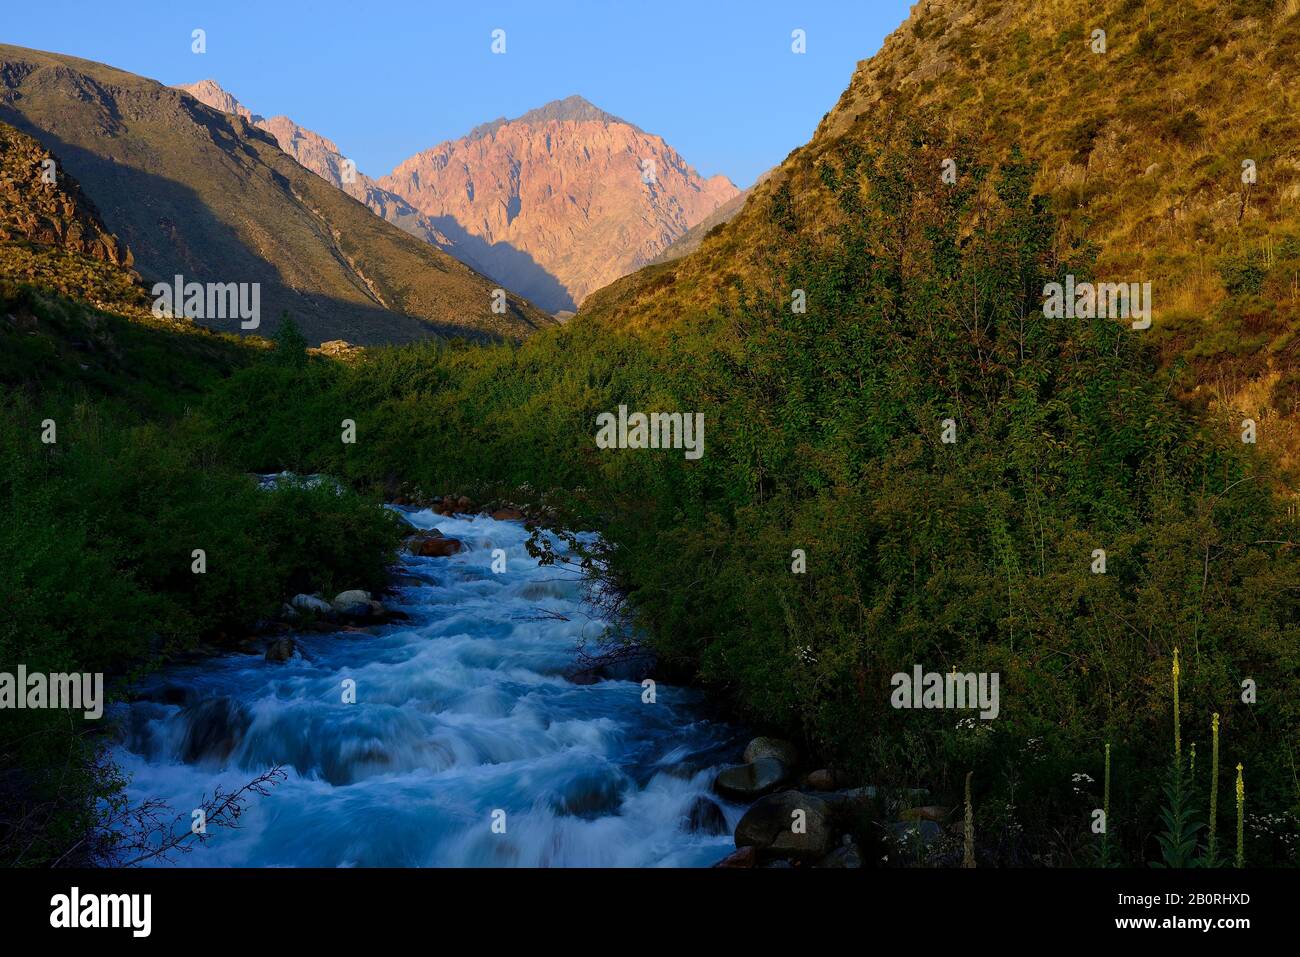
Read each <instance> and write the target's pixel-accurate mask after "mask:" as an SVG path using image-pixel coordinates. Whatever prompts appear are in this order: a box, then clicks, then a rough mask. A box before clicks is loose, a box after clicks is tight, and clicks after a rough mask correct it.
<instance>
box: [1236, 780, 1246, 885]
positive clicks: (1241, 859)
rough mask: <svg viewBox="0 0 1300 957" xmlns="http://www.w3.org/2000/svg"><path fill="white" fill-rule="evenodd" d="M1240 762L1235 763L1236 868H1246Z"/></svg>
mask: <svg viewBox="0 0 1300 957" xmlns="http://www.w3.org/2000/svg"><path fill="white" fill-rule="evenodd" d="M1241 771H1242V767H1241V762H1240V761H1238V762H1237V866H1238V867H1245V866H1246V782H1245V781H1244V780H1243V779H1242V777H1241Z"/></svg>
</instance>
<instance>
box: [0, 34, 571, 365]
mask: <svg viewBox="0 0 1300 957" xmlns="http://www.w3.org/2000/svg"><path fill="white" fill-rule="evenodd" d="M0 121H4V122H7V123H10V124H12V125H13V126H14V127H16V128H17V129H18V130H20V131H22V132H24V133H26V134H28V135H30V136H31V137H33V138H34V139H35V140H37V141H38V142H39V143H40V144H41V145H42V147H44V148H45V149H48V150H51V151H52V152H54V153H55V154H57V155H58V156H59V157H60V158H61V160H62V162H63V163H65V164H66V165H67V172H68V173H71V174H72V175H73V176H74V177H75V178H76V180H77V181H79V182H80V184H81V186H82V187H83V188H84V189H85V191H86V193H87V194H88V195H89V196H90V197H91V198H92V199H93V200H94V203H95V205H96V206H97V208H98V210H99V213H100V215H101V216H102V218H103V222H104V224H105V226H106V227H107V229H108V230H110V231H111V232H112V233H113V234H115V235H116V236H118V237H119V238H120V239H121V240H122V241H123V242H125V243H126V244H127V245H128V246H129V247H130V248H131V250H132V252H133V254H134V257H135V267H136V268H137V269H138V270H139V271H140V273H141V274H142V275H143V276H144V277H145V281H146V283H147V284H151V283H153V282H155V281H166V282H171V281H172V279H173V277H174V276H176V275H181V276H183V277H184V279H185V281H186V282H199V283H221V284H227V283H248V284H250V285H249V287H247V288H249V289H251V288H252V285H251V284H258V289H259V291H260V309H261V324H260V326H259V327H258V331H259V332H261V333H268V332H270V331H272V330H274V328H275V327H276V323H277V319H278V317H279V315H280V314H281V312H282V311H283V312H288V313H289V314H290V315H291V316H293V318H294V319H295V320H296V321H297V322H298V324H299V326H300V327H301V328H302V330H303V332H304V334H305V335H306V337H307V338H308V340H310V341H311V342H313V343H319V342H321V341H324V340H331V339H345V340H348V341H350V342H354V343H361V344H368V343H381V342H403V341H409V340H414V339H419V338H425V337H428V336H431V335H437V334H444V335H460V336H469V337H473V338H483V337H508V338H520V337H523V336H526V335H528V334H530V333H531V332H533V331H534V330H536V329H537V328H539V327H541V326H544V325H547V324H550V323H551V322H552V321H553V320H551V318H550V317H549V316H547V315H545V314H543V313H540V312H539V311H537V310H536V309H535V308H534V307H533V306H531V305H530V304H529V303H527V302H524V301H522V300H520V299H518V298H517V297H513V296H512V297H509V299H508V305H507V309H506V311H505V313H504V314H497V313H494V312H493V311H492V304H493V299H494V297H493V290H494V289H495V288H496V285H497V284H496V283H493V282H490V281H489V280H487V279H485V278H484V277H483V276H481V275H479V274H477V273H475V272H474V271H473V270H472V269H470V268H468V267H466V266H465V265H463V264H462V263H460V262H458V261H456V260H455V259H453V258H452V257H450V256H448V255H446V254H445V253H443V252H441V251H440V250H438V249H435V248H434V247H432V246H430V245H429V244H428V243H424V242H420V241H419V240H416V239H414V238H412V237H411V236H409V235H407V234H406V233H405V232H403V231H402V230H400V229H396V228H394V227H393V226H391V225H390V224H388V223H385V222H383V221H382V220H380V219H379V218H377V217H375V216H374V215H372V214H371V213H370V211H369V210H367V209H366V207H365V206H363V205H362V204H360V203H358V202H356V201H355V200H353V199H352V198H351V197H348V196H345V195H343V194H342V193H340V192H339V191H338V190H336V189H334V188H332V187H330V186H329V184H327V183H324V182H322V180H321V179H320V178H319V177H318V176H316V175H314V174H311V173H309V172H308V171H307V170H305V169H304V168H303V167H302V166H300V165H299V164H298V163H296V162H294V161H293V159H292V158H290V157H289V156H287V155H286V154H285V153H284V152H283V151H282V150H281V149H280V148H279V145H278V144H277V143H276V141H275V140H274V139H273V138H272V137H271V136H270V135H269V134H267V133H265V132H263V131H262V130H260V129H257V128H256V127H254V126H252V125H250V123H249V121H248V120H247V119H245V118H244V117H241V116H239V115H237V114H235V115H230V114H226V113H222V112H218V111H217V110H214V109H211V108H209V107H207V106H204V105H203V104H201V103H199V102H198V101H197V100H195V99H194V98H193V97H191V96H188V95H186V94H185V93H182V92H180V91H178V90H173V89H170V88H168V87H166V86H163V85H162V84H160V83H157V82H155V81H153V80H149V79H145V78H143V77H139V76H135V75H133V74H130V73H126V72H124V71H121V70H117V69H114V68H112V67H108V66H105V65H103V64H99V63H93V62H90V61H87V60H81V59H77V58H75V57H68V56H61V55H58V54H51V53H43V52H39V51H34V50H25V49H22V48H19V47H13V46H5V45H0ZM200 321H202V322H204V323H206V324H209V325H211V326H213V327H214V328H220V329H225V330H227V331H234V330H238V329H239V328H240V325H241V324H240V323H239V322H237V321H235V320H232V319H201V320H200Z"/></svg>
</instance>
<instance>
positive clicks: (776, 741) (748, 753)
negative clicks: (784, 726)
mask: <svg viewBox="0 0 1300 957" xmlns="http://www.w3.org/2000/svg"><path fill="white" fill-rule="evenodd" d="M759 758H776V760H778V761H780V762H781V763H782V764H784V765H785V766H786V767H787V768H790V769H793V768H795V767H796V766H797V765H798V764H799V752H798V751H796V750H795V747H794V745H793V744H791V743H790V742H789V741H782V740H781V739H780V738H755V739H754V740H753V741H751V742H749V745H748V747H746V748H745V761H746V762H747V763H750V764H752V763H753V762H755V761H757V760H758V759H759Z"/></svg>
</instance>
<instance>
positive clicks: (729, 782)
mask: <svg viewBox="0 0 1300 957" xmlns="http://www.w3.org/2000/svg"><path fill="white" fill-rule="evenodd" d="M789 778H790V771H789V769H788V768H787V767H786V766H785V765H784V764H782V763H781V762H780V761H778V760H777V759H776V758H759V759H758V760H757V761H751V762H750V763H749V764H741V765H737V766H736V767H733V768H724V769H723V770H722V771H720V772H719V773H718V776H717V777H716V778H714V779H713V790H715V791H717V792H718V793H719V794H721V795H722V796H723V797H724V798H730V799H731V800H733V801H752V800H754V799H755V798H758V797H762V796H763V795H764V794H767V793H768V792H769V791H772V790H775V789H776V788H778V787H780V786H781V785H782V784H784V783H785V782H786V781H787V780H789Z"/></svg>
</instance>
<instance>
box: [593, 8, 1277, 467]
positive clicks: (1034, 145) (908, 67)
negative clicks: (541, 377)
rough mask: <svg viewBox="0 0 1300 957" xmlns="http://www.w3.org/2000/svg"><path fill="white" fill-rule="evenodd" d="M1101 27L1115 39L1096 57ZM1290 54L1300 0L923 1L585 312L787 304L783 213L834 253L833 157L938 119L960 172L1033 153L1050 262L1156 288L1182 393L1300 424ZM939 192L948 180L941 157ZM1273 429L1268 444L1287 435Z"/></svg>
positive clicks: (1157, 314) (1157, 329) (668, 316)
mask: <svg viewBox="0 0 1300 957" xmlns="http://www.w3.org/2000/svg"><path fill="white" fill-rule="evenodd" d="M1085 10H1086V12H1085ZM1094 30H1105V31H1106V37H1105V40H1106V43H1105V52H1104V53H1102V52H1094V46H1097V47H1099V46H1100V45H1099V44H1098V43H1097V42H1096V40H1094V32H1093V31H1094ZM1298 61H1300V3H1297V2H1296V0H1234V2H1230V3H1222V2H1211V0H1192V2H1186V3H1179V4H1173V3H1167V2H1158V0H1145V2H1144V0H1106V2H1103V3H1099V4H1093V5H1090V6H1089V7H1087V8H1085V7H1083V6H1081V5H1079V4H1076V3H1071V2H1066V0H1053V2H1049V3H1046V4H1037V3H1028V2H1023V3H1020V2H1018V3H994V2H992V0H928V2H923V3H918V4H917V5H916V6H914V7H913V9H912V13H911V16H910V18H909V19H908V20H907V21H906V22H905V23H904V24H903V25H902V26H900V27H899V29H898V30H896V31H895V32H894V33H893V34H892V35H891V36H890V37H889V38H888V39H887V40H886V42H885V44H884V46H883V47H882V49H881V50H880V52H879V53H877V54H876V55H875V56H874V57H872V58H871V59H869V60H865V61H863V62H862V63H860V64H859V65H858V68H857V70H856V72H855V73H854V76H853V78H852V81H851V83H850V84H849V87H848V89H847V90H846V91H845V92H844V94H843V95H842V96H841V98H840V100H839V102H838V103H837V104H836V106H835V108H834V109H833V110H831V111H830V112H829V113H828V114H827V116H826V117H825V118H824V119H823V121H822V123H821V124H820V125H819V127H818V129H817V131H816V133H815V135H814V136H813V139H812V140H811V141H810V142H809V143H808V144H807V145H806V146H804V147H802V148H800V149H798V150H796V151H795V152H794V153H792V154H791V155H790V156H789V157H788V158H787V159H786V161H785V162H784V163H782V164H781V165H780V166H779V167H778V168H777V169H776V170H775V171H774V174H773V175H772V176H771V177H770V178H769V179H768V181H767V182H765V183H763V184H761V185H760V186H758V187H757V188H756V189H755V191H754V195H753V196H752V197H751V199H750V200H749V201H748V202H747V203H746V204H745V207H744V209H743V210H742V211H741V212H740V213H739V214H738V215H737V216H736V217H735V218H734V219H733V220H732V221H731V222H730V223H729V224H727V225H726V226H724V227H722V228H721V229H719V230H717V231H716V232H715V233H714V234H713V235H712V236H710V237H709V238H707V239H705V240H704V241H703V242H702V243H701V245H700V248H699V249H698V250H697V251H696V252H695V253H694V254H692V255H690V256H687V257H685V258H683V259H680V260H677V261H676V262H671V263H664V264H660V265H656V266H652V267H650V268H648V269H646V270H643V271H642V272H640V273H637V274H635V275H632V276H629V277H626V278H624V279H622V280H620V281H618V282H616V283H614V284H612V285H611V286H610V287H609V288H607V289H605V290H602V291H601V292H600V293H599V294H598V295H596V296H593V297H592V298H591V299H589V300H588V301H587V302H586V303H585V304H584V307H583V309H582V313H583V314H586V315H589V316H591V317H593V318H596V319H601V320H605V321H610V322H613V323H616V324H618V325H620V326H625V327H633V328H650V327H657V326H661V325H663V324H665V323H668V322H671V321H672V320H673V318H674V317H676V316H678V315H680V314H682V312H683V311H684V309H685V308H689V307H698V308H702V309H707V308H709V307H710V306H712V305H716V304H718V303H725V302H732V301H735V299H736V290H737V288H738V286H739V285H740V284H748V285H750V286H753V287H756V289H759V290H761V291H762V293H763V294H764V295H771V296H777V297H779V296H787V297H788V295H789V293H788V290H784V289H782V288H778V287H772V286H770V285H768V286H764V282H765V280H764V277H767V276H770V275H772V274H773V272H772V270H773V267H774V266H775V265H777V264H779V263H781V262H783V261H784V254H783V251H782V245H783V243H784V242H785V241H786V239H785V237H783V234H782V231H781V228H780V226H779V221H780V220H781V218H782V215H783V213H782V210H783V209H793V210H797V211H799V212H800V213H801V218H804V219H809V218H813V219H816V218H818V217H820V221H821V222H823V223H824V227H823V229H822V230H821V232H820V235H819V236H817V237H814V238H816V239H818V240H829V238H830V237H832V236H833V235H834V232H835V228H836V223H838V222H842V221H843V213H842V212H841V211H839V210H837V209H836V208H835V204H834V203H833V201H832V200H831V196H830V191H829V189H828V188H827V186H826V183H825V181H824V178H823V177H824V176H825V175H826V174H827V173H828V171H829V170H831V169H832V168H833V167H834V166H835V162H836V161H835V159H834V154H835V153H836V152H837V151H839V150H841V149H843V148H856V147H866V146H878V145H882V136H883V135H884V131H887V130H891V129H894V124H893V123H892V119H893V118H895V117H900V116H913V117H924V116H928V117H929V121H928V122H930V130H931V131H932V132H933V133H934V134H936V135H934V136H931V137H930V139H937V138H939V137H940V136H942V137H952V138H959V139H961V140H962V141H964V142H966V143H968V144H969V156H968V158H967V160H966V162H967V164H968V165H967V167H966V168H965V169H959V174H960V173H963V172H969V171H970V170H971V169H972V168H973V167H974V166H975V165H978V164H984V165H988V164H991V163H993V162H995V161H997V160H998V159H1001V158H1005V157H1006V156H1007V155H1008V153H1009V152H1010V150H1011V149H1012V148H1013V147H1019V148H1021V149H1023V151H1024V152H1025V154H1026V155H1027V157H1028V158H1029V159H1031V160H1032V161H1034V162H1035V163H1036V165H1037V170H1038V172H1037V178H1036V182H1035V188H1036V189H1037V190H1038V191H1040V192H1042V193H1044V194H1046V195H1047V196H1048V197H1050V200H1051V204H1052V206H1053V210H1054V212H1056V213H1057V215H1058V216H1059V217H1061V218H1062V220H1063V222H1064V225H1063V227H1062V229H1061V230H1060V234H1059V236H1058V247H1059V250H1060V255H1062V256H1063V257H1066V258H1074V257H1077V256H1079V255H1080V254H1082V253H1084V252H1085V251H1086V250H1087V249H1088V247H1092V248H1094V249H1095V250H1096V252H1097V258H1096V266H1095V272H1096V274H1097V276H1098V277H1099V278H1101V279H1112V280H1116V281H1119V280H1126V281H1138V280H1142V281H1151V282H1152V284H1153V294H1152V295H1153V304H1154V309H1153V319H1154V325H1153V328H1152V330H1151V333H1150V334H1151V336H1152V341H1154V342H1156V343H1157V344H1159V346H1160V348H1161V349H1162V353H1163V355H1164V358H1165V360H1166V361H1167V362H1169V363H1174V362H1179V361H1183V362H1185V363H1186V365H1187V369H1186V372H1185V374H1184V376H1183V378H1182V379H1181V380H1180V385H1181V386H1182V387H1183V388H1184V391H1185V393H1186V394H1187V395H1188V396H1197V397H1201V396H1203V397H1204V398H1205V399H1207V400H1212V401H1213V402H1214V403H1216V404H1217V405H1218V406H1220V407H1222V408H1225V409H1228V410H1235V411H1236V412H1240V413H1242V414H1253V415H1256V416H1259V417H1268V416H1270V415H1272V414H1273V413H1274V412H1282V413H1285V414H1294V413H1296V412H1300V376H1297V375H1295V374H1294V369H1295V365H1296V358H1297V344H1298V342H1300V339H1298V338H1297V329H1300V293H1297V291H1296V290H1297V289H1300V284H1297V281H1296V277H1297V275H1300V146H1298V145H1297V144H1300V112H1298V111H1297V106H1298V105H1300V94H1298V93H1297V90H1300V83H1297V80H1300V62H1298ZM923 141H924V140H922V142H923ZM884 145H888V146H890V147H891V148H892V149H894V150H896V151H903V152H907V151H910V150H913V149H916V148H917V147H918V146H919V145H920V143H919V142H918V143H917V144H911V145H910V146H909V145H907V144H903V143H890V144H884ZM1247 160H1250V161H1253V169H1254V170H1255V173H1256V181H1255V182H1253V183H1247V182H1243V174H1244V173H1246V172H1247V170H1248V167H1246V166H1244V165H1243V164H1245V163H1246V161H1247ZM934 186H935V190H936V193H937V192H938V191H939V190H942V189H944V188H945V187H944V185H943V184H942V182H941V180H940V169H939V168H938V166H937V165H936V168H935V170H934ZM886 239H887V237H881V242H882V243H883V242H885V241H886ZM777 272H778V273H779V269H778V270H777ZM1288 369H1289V370H1291V371H1290V372H1288ZM1271 435H1272V438H1271V439H1268V440H1261V441H1274V442H1283V441H1284V442H1286V443H1290V444H1292V445H1294V444H1295V443H1296V439H1297V437H1298V436H1297V433H1295V432H1294V431H1290V430H1289V429H1288V428H1284V427H1280V426H1279V428H1278V429H1275V430H1273V431H1272V433H1271Z"/></svg>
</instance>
